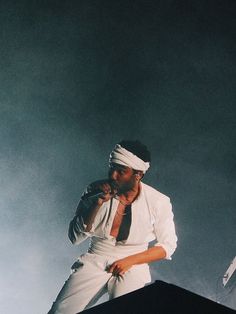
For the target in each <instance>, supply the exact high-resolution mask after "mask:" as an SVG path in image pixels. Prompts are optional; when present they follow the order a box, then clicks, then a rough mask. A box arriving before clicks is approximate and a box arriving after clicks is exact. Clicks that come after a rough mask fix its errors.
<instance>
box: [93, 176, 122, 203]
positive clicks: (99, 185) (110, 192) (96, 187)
mask: <svg viewBox="0 0 236 314" xmlns="http://www.w3.org/2000/svg"><path fill="white" fill-rule="evenodd" d="M93 191H98V192H99V191H101V192H103V193H104V194H103V195H101V196H99V197H98V198H97V200H96V203H97V204H98V205H102V204H103V203H104V202H107V201H109V200H110V199H111V198H112V197H113V196H114V195H115V194H116V193H117V191H116V190H115V188H114V187H113V186H112V184H111V182H110V181H109V180H99V181H95V182H93V183H91V184H90V185H89V186H88V188H87V192H88V193H90V192H93Z"/></svg>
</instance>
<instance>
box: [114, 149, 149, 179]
mask: <svg viewBox="0 0 236 314" xmlns="http://www.w3.org/2000/svg"><path fill="white" fill-rule="evenodd" d="M109 162H110V163H115V164H119V165H123V166H126V167H130V168H132V169H134V170H140V171H143V173H145V172H146V171H147V170H148V168H149V167H150V162H145V161H143V160H142V159H141V158H139V157H138V156H136V155H134V154H133V153H131V152H130V151H128V150H127V149H125V148H124V147H122V146H121V145H120V144H116V146H115V148H114V149H113V151H112V152H111V154H110V158H109Z"/></svg>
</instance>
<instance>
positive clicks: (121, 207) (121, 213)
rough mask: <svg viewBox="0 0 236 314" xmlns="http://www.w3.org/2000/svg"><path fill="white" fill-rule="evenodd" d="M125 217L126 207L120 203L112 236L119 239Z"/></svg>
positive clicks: (113, 223) (112, 228)
mask: <svg viewBox="0 0 236 314" xmlns="http://www.w3.org/2000/svg"><path fill="white" fill-rule="evenodd" d="M124 216H125V206H124V205H122V204H121V203H119V204H118V206H117V209H116V212H115V216H114V219H113V222H112V227H111V231H110V235H111V236H113V237H117V235H118V233H119V230H120V226H121V224H122V221H123V219H124Z"/></svg>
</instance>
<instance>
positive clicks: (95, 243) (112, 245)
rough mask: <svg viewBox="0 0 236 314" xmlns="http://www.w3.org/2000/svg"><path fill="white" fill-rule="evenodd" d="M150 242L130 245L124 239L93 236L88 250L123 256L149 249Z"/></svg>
mask: <svg viewBox="0 0 236 314" xmlns="http://www.w3.org/2000/svg"><path fill="white" fill-rule="evenodd" d="M147 248H148V243H144V244H136V245H130V244H125V243H124V242H122V241H119V242H116V239H115V238H111V239H101V238H95V237H93V238H91V239H90V245H89V249H88V252H89V253H93V254H97V255H101V256H110V257H116V258H123V257H126V256H128V255H132V254H137V253H140V252H143V251H145V250H147Z"/></svg>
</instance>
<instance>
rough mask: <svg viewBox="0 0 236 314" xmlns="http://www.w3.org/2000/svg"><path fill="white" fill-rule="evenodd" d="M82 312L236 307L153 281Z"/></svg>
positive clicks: (208, 312) (229, 312)
mask: <svg viewBox="0 0 236 314" xmlns="http://www.w3.org/2000/svg"><path fill="white" fill-rule="evenodd" d="M80 313H84V314H98V313H99V314H108V313H109V314H154V313H155V314H178V313H181V314H236V311H235V310H233V309H230V308H227V307H225V306H223V305H220V304H218V303H216V302H213V301H211V300H208V299H206V298H204V297H201V296H199V295H197V294H194V293H192V292H190V291H187V290H185V289H183V288H179V287H177V286H175V285H172V284H168V283H165V282H163V281H156V282H155V283H153V284H151V285H149V286H146V287H144V288H142V289H139V290H136V291H134V292H131V293H128V294H126V295H124V296H122V297H119V298H116V299H113V300H111V301H108V302H104V303H102V304H99V305H97V306H95V307H92V308H90V309H88V310H85V311H82V312H80Z"/></svg>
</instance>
